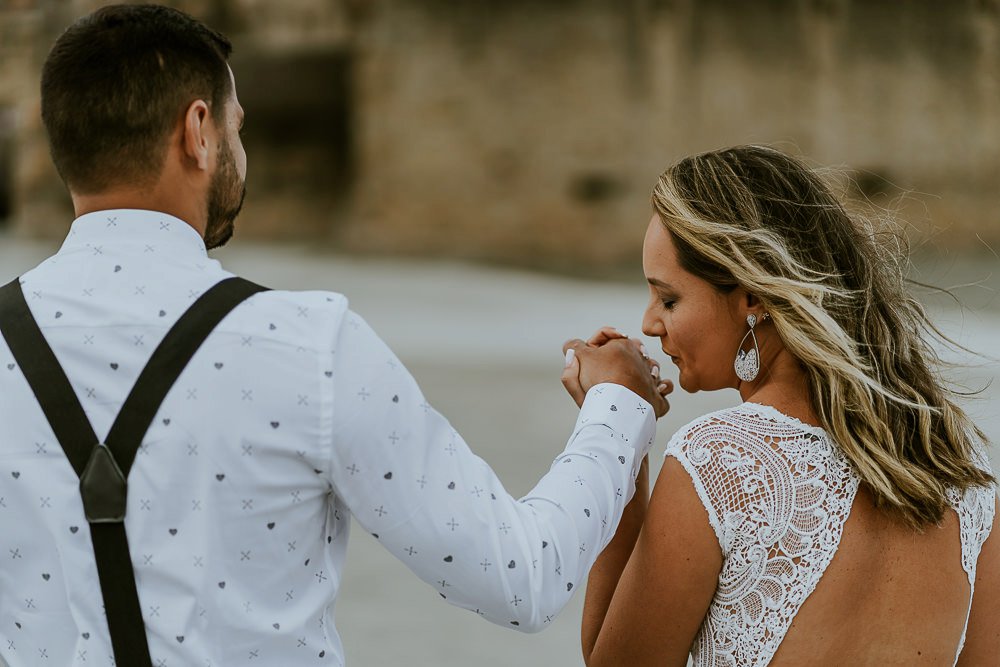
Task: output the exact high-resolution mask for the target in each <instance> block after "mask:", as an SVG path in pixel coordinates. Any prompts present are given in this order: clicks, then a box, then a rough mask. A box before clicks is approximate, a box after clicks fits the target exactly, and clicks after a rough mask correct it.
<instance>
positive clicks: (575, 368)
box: [560, 347, 587, 407]
mask: <svg viewBox="0 0 1000 667" xmlns="http://www.w3.org/2000/svg"><path fill="white" fill-rule="evenodd" d="M560 379H561V380H562V384H563V387H565V388H566V391H567V392H569V395H570V397H572V399H573V400H574V401H576V404H577V406H580V407H582V406H583V399H584V398H586V397H587V392H585V391H584V390H583V385H582V384H581V383H580V360H579V359H577V358H576V350H575V349H574V348H572V347H571V348H569V349H567V350H566V365H565V367H564V368H563V372H562V377H561V378H560Z"/></svg>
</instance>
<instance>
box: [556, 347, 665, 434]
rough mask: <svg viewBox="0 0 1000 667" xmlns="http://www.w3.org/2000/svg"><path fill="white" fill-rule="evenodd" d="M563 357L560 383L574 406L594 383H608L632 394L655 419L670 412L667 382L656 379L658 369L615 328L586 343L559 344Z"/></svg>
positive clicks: (640, 349)
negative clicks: (647, 405)
mask: <svg viewBox="0 0 1000 667" xmlns="http://www.w3.org/2000/svg"><path fill="white" fill-rule="evenodd" d="M563 352H564V353H565V354H566V355H567V356H566V358H567V361H568V362H569V363H567V365H566V368H565V369H564V370H563V374H562V383H563V386H564V387H565V388H566V391H568V392H569V395H570V396H572V397H573V400H574V401H576V404H577V405H579V406H582V405H583V399H584V398H585V397H586V395H587V391H589V390H590V388H591V387H593V386H594V385H596V384H600V383H602V382H612V383H614V384H620V385H622V386H624V387H626V388H628V389H630V390H631V391H633V392H635V393H636V394H638V395H639V396H641V397H642V398H643V399H645V400H646V401H647V402H648V403H649V404H650V405H652V406H653V411H654V412H655V413H656V416H657V418H659V417H662V416H663V415H665V414H666V413H667V410H669V409H670V404H669V403H667V399H666V397H667V394H669V393H670V392H672V391H673V390H674V384H673V382H671V381H670V380H661V379H660V368H659V366H657V364H656V362H655V361H654V360H653V359H651V358H650V357H649V356H647V355H646V354H645V351H644V349H643V346H642V343H640V342H639V341H638V340H634V339H631V338H629V337H627V336H625V335H624V334H622V333H619V332H618V331H617V330H616V329H613V328H611V327H604V328H602V329H599V330H598V331H597V333H595V334H594V335H593V336H591V338H590V339H589V340H587V341H586V342H585V341H582V340H580V339H579V338H574V339H573V340H568V341H566V343H564V344H563Z"/></svg>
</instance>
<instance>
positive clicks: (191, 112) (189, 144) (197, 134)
mask: <svg viewBox="0 0 1000 667" xmlns="http://www.w3.org/2000/svg"><path fill="white" fill-rule="evenodd" d="M213 130H214V128H213V127H212V114H211V111H210V110H209V108H208V105H207V104H206V103H205V101H204V100H195V101H194V102H192V103H191V104H190V105H188V108H187V110H186V111H185V112H184V134H183V138H182V148H183V149H184V154H185V155H186V156H187V157H189V158H190V159H191V160H192V161H193V162H194V163H195V164H197V165H198V169H202V170H207V169H208V163H209V157H210V155H211V151H210V150H209V146H210V145H211V143H212V142H211V140H210V138H211V135H212V134H213Z"/></svg>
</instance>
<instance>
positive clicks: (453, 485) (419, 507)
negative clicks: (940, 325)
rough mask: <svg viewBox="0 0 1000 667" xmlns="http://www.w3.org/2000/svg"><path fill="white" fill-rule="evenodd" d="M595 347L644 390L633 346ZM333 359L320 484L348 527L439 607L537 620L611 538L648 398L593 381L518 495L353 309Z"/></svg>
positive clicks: (651, 421)
mask: <svg viewBox="0 0 1000 667" xmlns="http://www.w3.org/2000/svg"><path fill="white" fill-rule="evenodd" d="M606 355H607V359H608V360H609V361H608V363H609V364H610V365H615V364H617V365H619V366H626V365H628V364H633V365H634V366H635V367H636V368H633V369H632V373H631V375H630V376H629V378H631V379H627V380H623V381H630V382H639V383H640V384H641V383H645V384H644V385H642V386H638V385H637V386H636V389H638V390H640V391H643V392H647V396H650V398H654V396H655V392H656V387H655V380H654V379H653V378H652V377H651V376H650V374H649V369H648V368H647V367H645V364H644V363H643V361H642V359H641V357H639V356H638V353H635V354H632V353H630V352H628V351H627V350H624V349H622V350H618V351H615V350H613V349H612V350H609V351H608V352H607V353H606ZM616 355H617V356H616ZM612 362H613V363H612ZM331 366H332V371H331V373H330V382H331V385H332V387H331V401H330V403H331V404H330V406H329V414H330V415H331V423H330V432H331V433H332V436H331V441H330V443H329V451H330V475H331V482H332V484H333V486H334V489H335V491H336V493H337V494H338V495H339V496H340V497H341V499H342V500H343V501H344V502H345V503H346V504H347V506H348V507H349V508H350V509H351V512H352V513H353V514H354V516H355V518H357V520H358V522H359V523H360V524H361V525H362V526H363V527H364V528H365V529H366V530H367V531H369V532H370V533H372V534H373V535H375V536H376V538H377V539H378V540H379V541H380V542H381V543H382V545H383V546H385V547H386V548H387V549H389V551H391V552H392V553H393V554H394V555H395V556H396V557H397V558H399V559H400V560H401V561H402V562H403V563H404V564H406V565H407V566H408V567H409V568H410V569H411V570H413V571H414V572H415V573H416V574H417V575H418V576H419V577H420V578H421V579H423V580H424V581H425V582H427V583H428V584H429V585H431V586H432V587H433V588H434V589H435V590H437V592H438V593H439V594H440V595H441V596H442V597H444V598H445V599H447V600H448V601H449V602H451V603H453V604H456V605H458V606H461V607H465V608H467V609H471V610H475V611H476V612H477V613H479V614H480V615H482V616H484V617H485V618H487V619H489V620H490V621H492V622H494V623H497V624H500V625H504V626H506V627H511V628H516V629H519V630H523V631H535V630H540V629H542V628H544V627H545V625H546V624H547V623H549V622H550V621H551V620H552V619H553V618H554V617H555V615H556V614H557V613H558V612H559V611H560V610H561V609H562V607H563V606H564V605H565V604H566V602H567V601H568V600H569V598H570V597H571V596H572V594H573V592H574V591H575V590H576V589H577V588H579V587H580V586H582V585H583V582H584V579H585V577H586V574H587V572H588V570H589V569H590V566H591V565H592V564H593V562H594V559H595V558H596V557H597V555H598V554H599V553H600V552H601V550H602V549H603V548H604V547H605V545H607V543H608V542H609V541H610V540H611V538H612V536H613V535H614V531H615V529H616V527H617V525H618V522H619V519H620V517H621V514H622V510H623V508H624V506H625V503H626V502H627V501H628V499H629V498H630V497H631V496H632V494H633V492H634V486H635V474H636V472H637V470H638V467H639V464H640V462H641V460H642V458H643V456H644V455H645V453H646V451H647V449H648V448H649V446H650V445H651V444H652V442H653V435H654V430H655V417H654V409H653V407H652V405H651V404H650V402H647V400H644V399H643V398H640V396H638V395H637V394H636V393H634V392H633V391H630V390H629V389H626V388H625V387H624V386H620V385H617V384H606V383H602V384H597V385H596V386H593V387H592V388H590V390H589V392H587V394H586V400H585V401H584V404H583V407H582V409H581V412H580V416H579V419H578V420H577V424H576V426H575V428H574V429H573V432H572V435H571V437H570V439H569V443H568V444H567V446H566V448H565V450H564V451H563V452H562V453H561V454H560V455H559V456H557V457H556V460H555V462H554V463H553V465H552V468H551V469H550V471H549V472H548V473H547V474H546V475H545V476H544V477H543V478H542V479H541V480H540V481H539V482H538V484H537V485H536V486H535V488H534V489H533V490H532V491H531V492H530V493H529V494H528V495H526V496H525V497H524V498H521V499H515V498H513V497H511V496H510V494H508V493H507V492H506V490H505V489H504V488H503V485H502V484H501V482H500V480H499V479H497V477H496V475H495V474H494V472H493V471H492V469H491V468H490V467H489V466H488V465H487V464H486V463H485V462H484V461H482V460H481V459H480V458H478V457H477V456H475V455H474V454H473V453H472V452H471V451H470V450H469V448H468V447H467V446H466V444H465V442H464V440H463V439H462V438H461V436H460V435H459V434H458V433H457V432H456V431H455V430H454V429H453V428H452V427H451V426H450V425H449V424H448V422H447V421H446V420H445V419H444V417H442V416H441V415H440V414H438V413H437V412H436V411H435V410H434V409H433V408H431V407H430V406H429V405H428V404H427V403H426V402H425V401H424V398H423V395H422V394H421V392H420V390H419V388H418V387H417V385H416V382H415V381H414V380H413V378H412V377H411V376H410V374H409V373H408V372H407V371H406V369H405V368H404V367H403V366H402V364H401V363H400V362H399V360H398V359H397V358H396V357H395V355H393V354H392V352H391V351H389V349H388V348H387V347H386V346H385V344H384V343H383V342H382V341H381V340H380V339H379V338H378V337H377V336H376V335H375V334H374V332H372V331H371V329H370V328H369V327H368V325H367V324H365V323H364V322H363V321H362V320H361V318H360V317H358V316H356V315H354V314H352V313H348V314H347V315H346V317H345V320H344V324H343V326H342V327H341V329H340V332H339V335H338V339H337V341H336V343H335V347H334V350H333V353H332V358H331ZM639 366H641V368H639ZM591 368H592V369H597V370H599V368H600V364H597V363H595V364H592V365H591ZM597 370H592V372H591V376H594V377H597ZM620 370H621V369H617V368H616V370H615V373H619V374H620ZM613 375H614V373H611V374H609V377H611V376H613ZM598 379H599V378H598ZM469 390H470V391H474V388H472V387H470V388H469ZM654 400H655V399H654ZM520 418H521V416H520V415H519V414H517V413H516V411H514V412H512V413H511V414H508V415H504V416H501V417H500V419H499V423H498V425H497V427H498V428H501V429H502V428H503V421H504V420H517V419H520Z"/></svg>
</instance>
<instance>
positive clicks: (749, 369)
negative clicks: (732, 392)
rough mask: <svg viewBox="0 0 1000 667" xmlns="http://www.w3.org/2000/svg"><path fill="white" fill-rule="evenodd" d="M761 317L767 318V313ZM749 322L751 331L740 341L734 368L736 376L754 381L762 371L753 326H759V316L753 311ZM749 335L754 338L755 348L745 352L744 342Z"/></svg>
mask: <svg viewBox="0 0 1000 667" xmlns="http://www.w3.org/2000/svg"><path fill="white" fill-rule="evenodd" d="M760 319H761V321H764V320H765V319H767V313H764V314H763V315H761V318H760ZM747 324H749V325H750V331H748V332H747V333H746V336H743V340H741V341H740V347H739V349H737V350H736V361H734V362H733V368H734V369H735V370H736V377H738V378H739V379H741V380H743V381H744V382H753V381H754V380H755V379H756V378H757V374H758V373H760V348H759V347H757V334H755V333H754V332H753V328H754V327H755V326H757V316H756V315H754V314H753V313H750V314H749V315H747ZM748 337H749V338H750V339H751V340H753V349H751V350H747V351H746V352H744V351H743V344H744V343H746V342H747V338H748Z"/></svg>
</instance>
